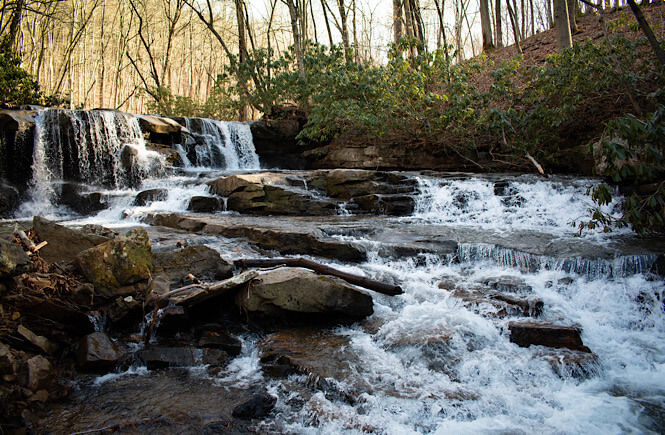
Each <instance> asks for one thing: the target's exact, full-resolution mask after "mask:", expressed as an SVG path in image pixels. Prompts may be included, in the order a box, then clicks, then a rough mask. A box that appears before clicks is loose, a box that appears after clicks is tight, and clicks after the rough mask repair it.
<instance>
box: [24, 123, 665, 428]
mask: <svg viewBox="0 0 665 435" xmlns="http://www.w3.org/2000/svg"><path fill="white" fill-rule="evenodd" d="M67 113H69V112H67ZM71 116H73V115H71V114H70V117H71ZM94 116H99V117H100V122H101V124H100V125H101V127H103V128H101V127H100V128H99V129H93V130H92V131H95V132H99V136H95V137H101V136H102V135H106V134H110V132H112V130H113V128H110V127H109V126H110V125H112V123H110V120H109V119H107V118H105V117H110V115H104V116H101V115H94ZM40 117H41V118H40V119H39V122H38V129H37V134H36V135H37V136H38V137H39V140H38V139H35V153H34V159H35V166H34V180H33V185H32V187H33V195H34V196H33V198H38V197H39V195H43V196H44V198H46V199H45V201H46V202H48V201H51V200H52V198H53V196H54V195H55V193H53V192H52V191H51V190H49V189H50V188H52V186H53V183H54V181H57V180H59V179H62V178H63V177H64V175H63V174H65V173H66V172H67V169H66V164H64V163H57V162H64V161H66V159H65V158H61V159H60V160H58V159H57V158H55V157H54V156H60V155H61V154H65V151H63V150H64V148H61V147H60V145H59V144H61V143H63V139H62V138H58V137H57V133H56V132H55V131H54V130H53V131H52V130H50V128H51V127H49V125H52V124H49V123H48V122H47V119H50V122H54V121H55V120H56V119H62V118H56V117H55V115H54V114H50V113H49V112H43V113H42V114H40ZM58 122H61V121H58ZM77 122H80V123H82V122H83V121H82V118H80V117H79V115H76V116H74V122H72V124H71V125H72V126H73V125H78V124H76V123H77ZM86 122H90V121H86ZM114 122H116V124H114V125H116V126H117V125H119V124H118V123H117V121H114ZM186 124H187V125H186V127H187V129H188V130H190V131H191V132H192V134H191V136H190V137H189V138H188V139H187V142H186V143H185V144H182V147H181V149H180V151H181V156H182V157H183V160H184V161H185V163H186V164H188V165H189V168H187V169H188V170H187V171H185V174H184V175H183V174H180V175H178V176H173V175H169V176H167V177H164V178H161V179H160V178H148V179H145V180H143V182H142V183H141V188H142V189H163V190H165V191H166V193H165V196H163V197H160V199H156V200H155V201H154V202H152V203H151V204H149V205H144V206H137V205H133V202H134V197H135V195H136V190H128V189H125V193H126V194H123V195H118V196H117V197H116V198H115V199H113V201H115V204H116V205H114V206H112V207H111V208H109V209H108V210H105V211H103V212H101V213H99V214H98V215H97V216H96V218H95V219H96V220H95V221H94V222H95V223H101V224H104V223H107V222H109V221H110V222H113V223H118V222H122V221H127V220H128V219H129V220H131V221H132V222H138V221H140V218H141V216H142V215H144V214H145V213H146V212H152V211H177V212H184V211H185V209H186V204H187V198H188V197H191V196H192V195H206V194H207V185H206V184H205V182H206V181H207V180H206V179H199V178H198V174H196V176H191V174H189V172H190V170H191V171H192V172H196V171H197V170H201V172H206V170H207V172H211V171H210V169H214V168H219V169H230V170H236V171H237V170H242V169H250V170H251V169H254V168H258V159H257V158H256V154H255V153H254V152H253V146H250V145H251V140H250V139H251V136H248V135H249V129H248V127H247V126H246V125H244V124H237V123H220V122H214V121H207V120H199V119H186ZM71 128H72V129H73V130H75V131H80V130H76V128H75V127H71ZM96 134H97V133H95V135H96ZM120 137H123V136H122V135H120ZM124 137H125V139H123V140H125V141H129V142H131V140H129V139H127V138H128V137H130V136H124ZM131 137H132V138H133V137H134V136H131ZM136 139H137V140H138V137H136ZM77 140H78V141H79V142H80V143H85V144H89V145H90V146H91V148H90V147H89V148H90V149H91V150H94V149H95V147H94V146H92V144H93V143H97V142H96V141H97V139H91V138H90V137H89V136H85V137H82V136H81V137H79V139H77ZM121 142H122V141H121V140H120V139H119V143H121ZM86 149H87V148H86ZM108 149H109V150H110V149H113V150H115V152H117V151H119V150H120V149H121V146H120V145H114V148H113V147H112V148H108ZM96 152H97V151H94V152H92V151H85V152H84V151H81V153H82V154H77V155H76V161H78V162H82V163H80V166H81V167H85V168H86V169H85V172H86V173H88V171H90V172H91V173H94V171H96V170H99V171H101V170H102V169H104V170H106V169H105V168H103V167H102V166H99V168H97V167H96V166H95V164H96V163H95V162H96V160H95V157H94V156H95V155H96V154H95V153H96ZM86 153H87V154H86ZM109 167H110V168H115V166H113V165H110V166H109ZM98 174H99V173H98ZM120 174H121V172H120ZM97 177H101V175H97ZM114 177H115V178H114V179H115V180H118V179H120V178H121V177H120V176H116V175H114ZM81 181H85V182H89V183H91V182H93V181H94V180H91V179H90V178H88V179H83V178H82V179H81ZM418 183H419V193H418V194H417V195H416V198H415V200H416V209H415V212H414V213H413V215H412V216H409V217H402V218H393V217H385V216H382V217H366V216H365V217H362V216H361V217H359V216H353V215H350V214H343V215H339V216H335V217H334V218H321V220H320V221H319V222H318V223H317V224H314V228H316V230H317V233H321V234H322V236H321V237H328V238H330V239H333V238H335V237H337V238H338V239H341V240H343V241H344V242H346V243H349V244H352V245H355V246H362V247H363V248H364V249H366V250H367V251H368V260H367V261H365V262H363V263H361V264H357V265H348V264H339V263H331V265H332V266H334V267H336V268H339V269H342V270H345V271H347V272H351V273H356V274H361V275H365V276H368V277H373V278H376V279H380V280H382V281H388V282H396V283H399V284H400V285H401V286H402V287H403V289H404V290H405V293H404V294H403V295H399V296H396V297H389V296H385V295H380V294H373V298H374V314H373V315H372V316H371V317H369V318H368V319H367V320H366V321H364V322H361V323H359V324H355V325H352V326H344V327H337V328H335V329H333V330H330V331H327V332H326V333H328V334H330V335H334V336H335V337H338V338H339V337H342V338H343V340H342V341H343V342H344V343H345V345H344V346H343V352H341V354H342V355H343V357H344V358H343V360H336V358H337V356H335V355H337V354H338V353H337V351H338V350H339V349H331V350H330V352H329V355H330V356H329V357H325V358H322V359H325V361H320V364H322V365H326V364H327V365H329V366H330V367H332V368H333V369H336V370H331V371H332V372H333V373H335V376H334V377H330V378H325V376H317V375H316V374H310V375H309V376H307V375H302V374H299V375H292V376H290V377H288V378H286V379H280V378H271V377H270V376H269V375H268V374H266V373H264V372H263V371H262V369H261V367H262V365H261V361H260V359H259V355H260V351H259V347H260V342H259V338H258V337H255V336H253V335H247V336H244V337H243V353H242V354H241V355H240V356H239V357H236V358H235V359H231V361H230V363H229V365H228V366H227V367H225V368H224V369H222V370H220V371H213V372H211V371H207V370H206V369H205V367H203V368H202V367H197V368H192V369H189V371H188V372H187V374H186V375H183V374H182V372H169V371H168V370H165V371H156V372H151V371H147V370H145V369H142V368H138V369H137V368H136V367H132V368H130V369H129V370H128V371H126V372H123V373H122V374H119V375H107V376H105V377H103V378H99V379H103V381H100V382H95V383H93V385H92V386H86V385H84V386H83V387H82V388H81V389H80V392H81V394H82V396H81V397H82V399H81V400H80V402H79V403H76V404H75V405H67V406H66V407H63V409H61V410H60V411H53V412H54V413H53V414H52V415H51V416H50V418H49V421H51V422H53V423H51V424H52V426H50V427H49V429H50V431H51V432H79V431H83V430H87V429H89V428H91V427H103V426H104V425H107V424H108V425H109V426H111V425H113V424H116V423H117V422H118V417H117V416H116V414H117V412H116V411H117V409H116V408H115V407H114V405H109V404H108V400H106V399H105V397H111V398H112V401H113V403H116V404H117V403H123V412H124V414H123V415H124V417H123V418H126V419H129V418H137V416H138V418H143V417H144V416H147V417H153V416H154V415H155V412H158V413H162V412H166V411H167V410H164V407H163V406H162V405H160V404H163V403H168V412H173V413H174V415H175V414H178V413H182V415H183V416H185V417H187V416H189V417H188V418H193V417H196V418H195V420H196V422H197V424H202V427H204V428H206V426H205V424H207V423H209V422H212V423H211V424H216V423H218V419H219V418H220V417H219V416H220V415H221V413H222V411H221V410H220V409H219V406H226V407H228V406H229V401H228V400H227V401H226V402H224V403H225V404H224V405H219V406H218V405H217V403H218V402H217V398H219V397H221V396H223V394H225V393H224V392H226V394H229V393H228V392H229V391H231V392H232V394H233V395H235V394H239V395H244V396H250V395H251V394H250V393H251V392H252V391H254V390H253V389H255V388H257V386H259V388H260V389H262V390H266V391H268V392H269V393H270V394H271V395H272V396H274V397H276V398H277V404H276V411H275V412H273V413H272V414H271V415H270V416H269V417H267V418H265V419H263V420H261V419H258V420H256V421H252V422H251V423H248V424H250V428H249V429H250V431H257V432H280V433H284V432H285V433H341V432H346V433H362V432H377V433H431V432H434V433H494V432H501V433H531V432H536V431H540V432H545V433H620V432H629V433H641V432H649V431H653V432H656V433H657V432H660V431H662V430H663V428H664V427H665V421H663V418H662V414H663V410H665V311H664V306H663V300H665V286H664V285H663V282H662V281H661V280H654V279H651V278H650V277H649V276H648V275H647V274H646V272H647V271H648V269H649V268H650V267H651V265H652V263H653V262H654V261H655V259H656V258H655V255H654V254H652V253H646V254H641V253H639V252H638V253H636V254H634V255H632V254H631V255H628V254H624V253H623V251H620V250H618V249H616V250H613V249H614V248H613V247H612V246H610V244H611V243H612V241H613V240H614V239H613V238H614V237H616V236H617V235H618V236H625V235H626V234H627V231H626V230H622V231H620V232H619V233H618V234H617V233H614V234H612V235H610V236H608V235H603V234H600V233H592V234H588V235H584V236H582V237H577V236H576V235H575V234H576V229H575V228H573V227H571V226H570V222H571V221H574V220H576V219H580V218H584V216H586V215H587V209H588V208H589V207H591V206H592V203H591V201H590V200H589V198H588V197H587V196H586V195H584V192H585V190H586V187H587V185H589V184H590V183H592V181H590V180H583V179H568V178H556V177H554V178H553V179H549V180H544V179H536V178H533V177H529V176H522V177H513V176H496V177H465V178H463V177H460V178H445V177H441V178H436V177H434V176H427V177H425V176H420V177H419V178H418ZM38 188H41V189H43V191H40V190H39V189H38ZM40 192H41V193H40ZM617 204H618V200H617V202H615V203H613V204H611V205H610V206H608V207H607V208H605V209H604V210H605V211H606V212H608V213H617V212H618V208H617ZM229 216H230V218H229V222H231V224H235V223H236V222H235V220H237V221H238V222H241V221H242V220H243V219H248V222H249V224H250V225H262V224H263V223H264V222H266V221H269V222H270V224H271V225H272V224H275V222H277V221H280V219H282V221H283V225H284V227H285V228H286V229H289V230H291V229H293V228H294V227H298V226H301V225H305V224H306V222H309V221H307V220H305V219H303V220H302V221H300V220H298V219H297V218H296V219H294V218H293V217H288V218H280V217H278V216H273V217H270V218H266V221H261V220H260V218H257V217H256V216H253V217H243V216H242V215H235V214H234V215H229ZM365 219H366V223H363V220H365ZM79 223H80V221H79ZM317 225H319V226H320V227H321V228H319V227H317ZM354 225H356V226H354ZM324 226H325V231H324V230H323V227H324ZM360 226H364V227H363V228H360ZM269 228H270V231H278V230H275V229H274V228H273V227H269ZM383 230H390V231H392V233H391V234H403V235H405V237H404V239H405V240H406V239H408V240H409V241H415V242H418V243H420V242H430V241H437V240H439V239H441V240H453V241H455V242H457V245H456V246H457V247H456V248H453V249H451V250H450V251H448V252H447V253H437V252H429V251H428V252H429V253H427V252H420V253H418V252H416V251H415V250H406V251H402V252H409V254H406V255H404V254H403V255H402V256H401V257H400V256H398V255H393V256H391V257H390V258H388V257H387V256H384V255H383V254H380V253H382V252H384V251H382V245H383V244H384V243H387V242H386V241H385V240H382V239H380V238H379V237H378V236H377V238H375V239H372V237H373V236H374V235H375V234H380V233H381V231H383ZM354 231H355V232H354ZM238 233H242V231H240V230H238ZM407 236H408V237H407ZM178 237H180V236H178ZM206 237H210V238H214V236H212V235H206ZM398 238H399V237H396V238H392V239H390V241H392V242H395V240H396V239H398ZM227 242H228V241H224V242H223V243H227ZM397 242H399V243H402V242H404V240H397ZM158 243H159V242H157V241H155V244H154V245H153V246H154V248H155V249H159V246H158ZM205 243H206V244H209V245H212V246H215V244H214V243H209V242H208V241H206V242H205ZM220 243H222V241H221V238H220ZM404 243H405V242H404ZM532 243H533V244H536V245H538V246H531V244H532ZM541 245H542V246H541ZM220 246H221V245H220ZM224 246H225V247H224V248H223V249H222V248H220V251H221V252H222V255H223V256H225V258H226V259H229V260H232V259H234V257H236V256H238V257H240V256H245V257H247V256H253V255H264V253H265V252H262V253H260V254H259V253H257V252H256V251H251V252H250V253H249V254H248V252H241V253H238V252H237V251H235V250H234V249H230V248H228V246H226V245H224ZM418 246H420V245H418ZM561 246H564V248H565V249H564V248H561ZM589 247H590V248H589ZM531 248H533V249H531ZM600 248H603V251H602V253H601V252H600ZM396 252H398V251H396ZM317 260H318V261H322V262H325V260H321V259H317ZM497 283H498V284H497ZM502 286H503V287H502ZM506 289H507V290H506ZM465 292H466V293H465ZM473 292H486V293H483V294H485V295H486V294H489V293H488V292H494V293H501V292H503V293H505V294H509V295H510V296H511V297H523V298H528V300H529V301H533V300H538V301H541V302H542V312H541V313H539V317H538V318H537V319H536V320H539V321H547V322H551V323H555V324H559V325H566V326H576V327H579V328H580V329H581V331H582V339H583V341H584V344H585V345H586V346H588V347H589V348H590V349H591V350H592V352H593V356H590V355H586V356H585V355H583V356H581V357H580V355H579V354H575V353H573V352H568V351H565V350H560V349H552V348H547V347H544V346H531V347H528V348H523V347H519V346H517V345H516V344H514V343H512V342H511V341H510V332H509V327H508V326H509V322H511V321H515V320H518V321H519V320H525V319H529V320H534V319H531V318H529V317H525V316H526V315H523V314H515V313H511V312H507V311H501V309H500V307H499V306H497V305H496V304H493V303H492V300H491V299H490V298H489V297H483V298H479V299H477V300H470V299H469V298H467V299H465V298H464V297H462V296H460V295H464V294H467V295H468V294H473ZM503 293H502V294H503ZM529 315H531V314H529ZM533 315H535V314H533ZM311 342H312V343H317V341H316V340H315V339H314V338H313V339H312V340H311ZM325 354H326V355H328V353H325ZM319 358H321V357H320V355H319ZM575 358H581V359H582V361H581V363H580V361H576V360H575ZM585 358H586V359H585ZM342 365H344V367H345V369H344V370H341V369H338V367H337V366H342ZM144 391H150V394H148V395H144V394H142V392H144ZM331 391H332V393H331ZM244 396H243V397H244ZM222 402H223V401H220V403H222ZM155 410H157V411H155ZM58 412H59V413H58ZM223 412H225V413H227V414H228V413H230V411H229V410H228V409H226V408H225V409H224V410H223ZM178 415H181V414H178ZM98 416H99V417H98ZM185 417H183V418H185ZM178 418H180V417H178ZM659 419H660V420H659ZM79 421H87V422H88V423H85V424H83V423H79ZM90 421H92V422H90ZM169 421H170V420H169ZM174 421H191V420H187V419H186V418H185V420H177V419H176V420H174ZM201 422H203V423H201ZM100 423H102V424H100ZM58 424H63V426H58ZM95 425H97V426H95ZM211 427H218V426H211ZM160 429H163V430H164V432H171V433H173V432H177V431H179V430H181V429H182V427H178V424H177V423H173V425H172V426H168V424H166V425H165V427H163V428H162V427H160ZM186 429H191V428H190V427H188V428H186ZM206 430H208V429H206ZM210 430H213V431H214V429H210ZM210 430H209V431H210Z"/></svg>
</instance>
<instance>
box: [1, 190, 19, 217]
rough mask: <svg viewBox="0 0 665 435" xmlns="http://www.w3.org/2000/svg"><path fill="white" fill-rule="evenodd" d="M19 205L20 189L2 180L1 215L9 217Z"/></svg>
mask: <svg viewBox="0 0 665 435" xmlns="http://www.w3.org/2000/svg"><path fill="white" fill-rule="evenodd" d="M18 205H19V192H18V189H16V188H15V187H13V186H10V185H9V184H6V183H4V182H3V181H0V217H3V218H5V217H9V216H10V215H11V213H12V212H13V211H14V209H15V208H16V207H18Z"/></svg>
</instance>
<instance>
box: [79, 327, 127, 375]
mask: <svg viewBox="0 0 665 435" xmlns="http://www.w3.org/2000/svg"><path fill="white" fill-rule="evenodd" d="M121 356H122V350H121V349H120V346H118V345H117V344H116V343H114V342H113V341H112V340H111V339H110V338H109V337H108V336H107V335H106V334H104V333H103V332H99V331H97V332H93V333H92V334H88V335H86V336H85V337H83V338H81V340H80V341H79V343H78V348H77V349H76V364H77V365H78V367H79V368H80V369H82V370H89V371H96V372H99V371H106V370H111V369H113V368H114V367H115V366H116V365H117V364H118V360H119V359H120V357H121Z"/></svg>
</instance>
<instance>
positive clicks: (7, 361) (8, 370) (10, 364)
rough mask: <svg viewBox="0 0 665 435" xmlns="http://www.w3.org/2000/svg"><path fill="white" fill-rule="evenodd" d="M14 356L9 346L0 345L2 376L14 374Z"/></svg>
mask: <svg viewBox="0 0 665 435" xmlns="http://www.w3.org/2000/svg"><path fill="white" fill-rule="evenodd" d="M14 370H15V368H14V356H13V355H12V352H11V351H10V350H9V348H8V347H7V346H5V345H4V344H2V343H0V375H7V374H10V375H11V374H13V373H14Z"/></svg>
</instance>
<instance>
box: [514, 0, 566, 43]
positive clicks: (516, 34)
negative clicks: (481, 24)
mask: <svg viewBox="0 0 665 435" xmlns="http://www.w3.org/2000/svg"><path fill="white" fill-rule="evenodd" d="M564 1H565V0H564ZM506 5H507V6H508V16H509V17H510V24H512V27H513V37H514V38H515V46H516V47H517V52H518V53H519V54H522V47H520V35H519V31H518V30H517V23H516V21H517V19H516V17H515V11H513V7H512V5H511V4H510V0H506Z"/></svg>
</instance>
